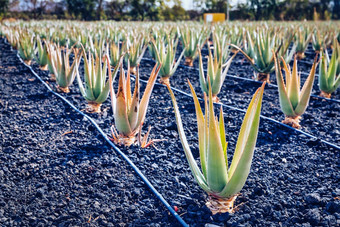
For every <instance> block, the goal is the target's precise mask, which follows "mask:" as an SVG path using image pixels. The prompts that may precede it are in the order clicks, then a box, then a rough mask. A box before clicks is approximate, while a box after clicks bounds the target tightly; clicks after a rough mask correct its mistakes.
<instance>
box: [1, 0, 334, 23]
mask: <svg viewBox="0 0 340 227" xmlns="http://www.w3.org/2000/svg"><path fill="white" fill-rule="evenodd" d="M193 1H194V4H195V10H189V11H186V10H185V9H183V7H182V1H181V0H0V19H1V18H2V17H4V16H5V17H14V18H21V19H26V20H29V19H32V18H33V19H43V18H46V19H81V20H103V19H104V20H105V19H111V20H142V21H146V20H148V21H158V20H187V19H193V20H200V19H201V18H202V13H204V12H212V13H214V12H216V13H227V9H228V7H229V8H230V6H229V5H228V2H229V0H193ZM169 3H172V4H173V5H172V6H171V5H170V4H169ZM230 12H231V19H238V20H303V19H307V20H313V19H316V18H318V19H320V20H329V19H340V0H246V2H242V3H239V4H237V5H236V6H234V7H233V8H231V10H230Z"/></svg>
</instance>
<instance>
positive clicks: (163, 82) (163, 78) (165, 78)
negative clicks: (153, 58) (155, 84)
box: [159, 77, 170, 85]
mask: <svg viewBox="0 0 340 227" xmlns="http://www.w3.org/2000/svg"><path fill="white" fill-rule="evenodd" d="M159 82H160V83H161V84H165V85H167V84H168V85H170V78H169V77H161V78H160V79H159Z"/></svg>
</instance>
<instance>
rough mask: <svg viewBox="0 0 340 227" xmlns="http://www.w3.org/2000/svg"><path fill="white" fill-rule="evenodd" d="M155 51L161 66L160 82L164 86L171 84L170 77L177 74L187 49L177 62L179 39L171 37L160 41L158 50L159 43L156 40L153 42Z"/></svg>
mask: <svg viewBox="0 0 340 227" xmlns="http://www.w3.org/2000/svg"><path fill="white" fill-rule="evenodd" d="M151 43H152V46H153V49H154V51H155V53H156V61H157V63H158V64H160V65H161V68H160V71H159V75H160V77H161V78H160V82H161V83H163V84H166V83H170V77H171V76H172V75H173V74H174V73H175V72H176V69H177V67H178V66H179V63H180V61H181V59H182V57H183V54H184V52H185V48H184V49H183V51H182V53H181V55H180V56H179V58H178V59H177V62H176V58H175V57H176V49H177V43H178V39H176V40H174V39H170V37H169V36H167V37H166V42H165V40H164V41H163V40H162V41H160V43H161V45H160V48H159V49H158V47H157V42H156V41H155V40H151Z"/></svg>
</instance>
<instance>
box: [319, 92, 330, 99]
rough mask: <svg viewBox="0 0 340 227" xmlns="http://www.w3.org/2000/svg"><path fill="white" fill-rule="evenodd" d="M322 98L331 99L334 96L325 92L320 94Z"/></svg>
mask: <svg viewBox="0 0 340 227" xmlns="http://www.w3.org/2000/svg"><path fill="white" fill-rule="evenodd" d="M320 96H321V97H324V98H328V99H330V98H331V96H332V94H330V93H327V92H324V91H321V92H320Z"/></svg>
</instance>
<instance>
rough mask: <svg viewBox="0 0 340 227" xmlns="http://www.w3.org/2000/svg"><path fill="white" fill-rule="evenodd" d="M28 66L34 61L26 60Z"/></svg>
mask: <svg viewBox="0 0 340 227" xmlns="http://www.w3.org/2000/svg"><path fill="white" fill-rule="evenodd" d="M24 62H25V64H26V65H31V62H32V60H24Z"/></svg>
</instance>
